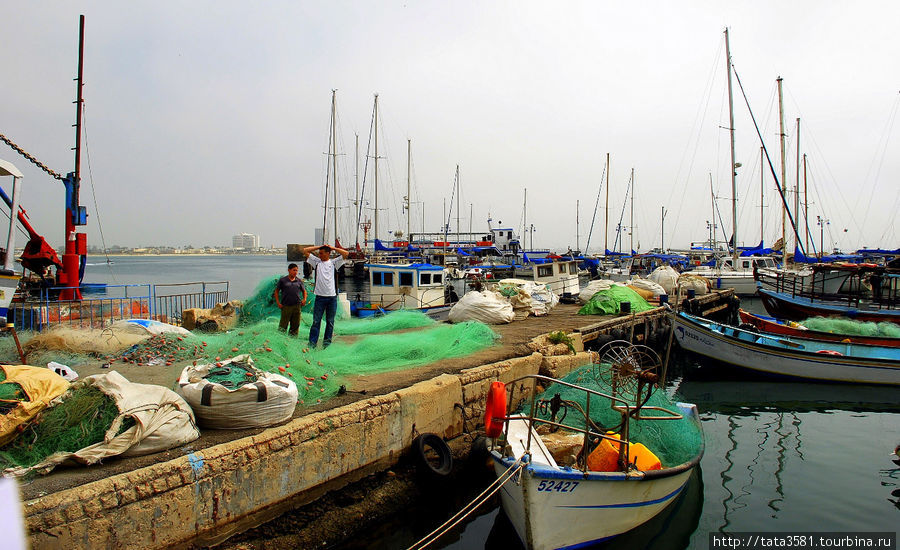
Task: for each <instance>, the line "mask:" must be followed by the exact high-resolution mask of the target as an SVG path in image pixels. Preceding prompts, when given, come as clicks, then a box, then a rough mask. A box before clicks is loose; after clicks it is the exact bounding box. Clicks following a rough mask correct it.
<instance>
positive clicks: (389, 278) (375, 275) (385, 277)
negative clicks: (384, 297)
mask: <svg viewBox="0 0 900 550" xmlns="http://www.w3.org/2000/svg"><path fill="white" fill-rule="evenodd" d="M372 285H373V286H394V274H393V273H391V272H389V271H387V272H385V271H373V272H372Z"/></svg>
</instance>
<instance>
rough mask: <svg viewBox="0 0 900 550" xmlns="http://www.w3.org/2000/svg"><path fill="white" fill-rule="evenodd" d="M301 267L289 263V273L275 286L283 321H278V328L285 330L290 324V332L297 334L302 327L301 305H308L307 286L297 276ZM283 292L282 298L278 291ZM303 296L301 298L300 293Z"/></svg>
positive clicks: (276, 300) (276, 301) (276, 299)
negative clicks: (279, 296)
mask: <svg viewBox="0 0 900 550" xmlns="http://www.w3.org/2000/svg"><path fill="white" fill-rule="evenodd" d="M298 271H299V268H298V267H297V264H288V274H287V275H285V276H284V277H282V278H280V279H278V284H277V285H276V286H275V292H274V293H273V296H274V297H275V303H276V304H278V308H279V309H281V321H280V322H279V323H278V330H280V331H282V332H283V331H285V330H286V329H287V328H288V325H289V324H290V331H288V334H290V335H291V336H297V332H298V331H299V329H300V307H301V306H304V305H306V287H305V286H304V285H303V279H301V278H300V277H298V276H297V272H298ZM279 291H280V292H281V299H279V298H278V293H279ZM301 292H302V293H303V298H302V299H301V298H300V293H301Z"/></svg>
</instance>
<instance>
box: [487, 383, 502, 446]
mask: <svg viewBox="0 0 900 550" xmlns="http://www.w3.org/2000/svg"><path fill="white" fill-rule="evenodd" d="M505 418H506V386H505V385H504V384H503V382H491V387H490V389H488V394H487V402H486V403H485V406H484V433H485V434H486V435H487V436H488V437H490V438H492V439H493V438H495V437H498V436H499V435H500V434H501V433H503V420H504V419H505Z"/></svg>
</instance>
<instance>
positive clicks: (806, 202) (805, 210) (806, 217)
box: [803, 153, 809, 254]
mask: <svg viewBox="0 0 900 550" xmlns="http://www.w3.org/2000/svg"><path fill="white" fill-rule="evenodd" d="M803 221H804V222H806V250H807V252H806V253H807V254H809V252H808V251H809V195H807V189H806V153H803Z"/></svg>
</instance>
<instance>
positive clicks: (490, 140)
mask: <svg viewBox="0 0 900 550" xmlns="http://www.w3.org/2000/svg"><path fill="white" fill-rule="evenodd" d="M76 4H77V5H76ZM79 14H84V15H85V17H86V24H85V27H86V30H85V34H86V38H85V62H84V81H85V88H84V97H85V124H86V141H87V147H86V148H85V150H84V152H83V157H82V158H83V161H82V178H83V187H82V195H81V201H82V204H84V205H85V206H87V209H88V213H89V219H88V220H89V221H88V225H87V228H86V231H87V233H88V242H89V244H93V245H101V244H102V242H101V234H100V229H101V227H102V231H103V240H105V243H106V245H107V246H110V245H116V244H118V245H123V246H146V245H161V244H167V245H176V246H183V245H187V244H192V245H194V246H200V245H230V242H231V236H232V235H233V234H235V233H240V232H248V233H256V234H258V235H260V238H261V243H262V244H263V245H276V246H283V245H284V244H285V243H293V242H301V243H305V242H311V241H312V239H313V228H314V227H317V226H321V224H322V218H323V206H322V205H323V197H324V187H325V179H326V161H327V159H328V157H327V156H326V154H325V153H326V152H327V151H328V143H329V124H330V109H331V93H332V90H333V89H336V90H337V127H338V128H337V129H338V139H337V142H338V153H339V155H340V156H339V157H338V185H339V188H340V189H339V191H338V202H339V206H341V208H339V209H338V216H339V229H338V234H339V236H340V237H341V240H342V241H343V242H344V243H345V244H346V243H350V242H352V241H353V240H354V238H355V233H354V231H353V229H352V228H351V227H350V226H351V225H353V223H354V222H351V221H350V220H351V219H352V218H353V216H354V214H353V212H354V211H353V210H352V209H351V208H349V207H345V206H347V201H348V199H349V198H352V196H353V194H354V192H355V191H354V186H355V179H354V176H355V173H356V170H355V169H354V157H355V139H356V138H355V135H356V134H358V135H359V143H360V166H361V167H362V166H363V165H364V163H365V156H366V150H367V147H369V153H368V155H369V156H370V157H371V156H372V155H374V151H372V150H371V145H370V144H369V135H370V125H371V120H372V107H373V99H374V94H376V93H377V94H378V95H379V107H380V116H379V118H380V122H381V124H380V130H379V153H378V154H379V156H380V157H384V158H383V159H381V160H380V161H379V162H380V165H379V207H380V208H382V209H384V210H380V211H379V220H380V221H379V223H380V233H381V235H380V236H381V237H382V238H390V237H389V235H388V231H396V230H402V231H405V230H406V225H407V222H406V217H405V214H404V213H403V212H402V211H401V207H400V205H401V202H402V196H404V195H406V185H407V183H406V182H407V140H411V142H412V146H411V148H412V160H411V165H412V167H413V168H412V177H411V179H412V186H413V192H412V201H413V212H412V214H413V219H412V228H413V231H414V232H415V231H420V230H421V228H422V219H423V214H422V208H423V205H424V220H425V229H426V230H427V231H439V229H440V226H441V223H442V217H443V216H444V213H443V212H444V210H443V209H444V202H445V200H446V202H447V203H448V205H447V207H448V208H450V205H449V202H450V197H451V196H452V193H453V181H454V173H455V170H456V166H457V165H459V174H460V176H459V184H460V185H459V187H460V205H461V207H460V210H461V214H460V216H461V221H460V225H461V228H462V229H463V230H464V231H465V230H468V228H469V226H470V212H471V213H472V215H471V218H472V219H471V226H472V228H473V229H474V230H476V231H483V230H485V229H486V228H487V218H488V216H489V215H490V216H491V217H492V218H493V224H494V226H495V227H496V226H497V225H498V224H499V223H501V222H502V225H503V226H509V227H514V228H515V229H516V230H517V231H519V230H521V228H522V224H523V218H524V220H525V222H526V223H527V224H528V225H531V224H533V225H534V233H533V239H534V245H535V247H553V248H562V249H565V248H566V247H567V246H571V247H573V248H575V246H576V244H578V245H579V246H580V248H582V249H584V248H585V245H586V240H587V235H588V232H589V230H590V227H591V218H592V216H593V215H594V208H595V202H596V201H597V197H598V191H599V193H600V197H601V198H600V201H599V202H600V204H599V209H598V210H597V215H596V219H595V221H594V227H593V234H592V236H591V244H590V250H589V251H590V252H596V251H598V250H602V248H603V246H604V243H606V242H608V244H609V247H610V248H612V247H613V243H614V242H615V238H616V234H615V226H616V224H618V222H619V218H620V216H623V222H622V223H623V225H625V226H633V227H634V235H633V239H634V246H635V248H637V247H638V246H640V248H641V250H644V251H646V250H648V249H650V248H652V247H656V246H659V245H660V240H661V232H660V215H661V208H663V207H664V208H665V209H666V210H667V211H668V214H667V216H666V219H665V244H666V246H686V245H687V244H688V243H689V242H691V241H701V240H704V239H706V238H707V236H708V234H709V231H708V229H707V222H708V221H709V220H711V219H712V214H711V210H712V201H711V197H710V194H711V193H710V179H711V180H712V186H713V188H714V190H715V193H716V195H717V196H718V197H719V198H718V199H717V201H716V202H717V205H718V208H719V210H720V213H721V216H722V219H723V221H724V223H725V226H726V227H725V228H724V229H721V230H720V231H719V235H720V238H721V236H722V235H725V234H728V235H730V233H731V225H732V222H731V203H730V199H731V184H730V179H729V174H728V165H729V163H730V160H729V153H728V132H727V130H726V129H725V128H727V126H728V108H727V94H726V73H725V51H724V35H723V32H722V31H723V30H724V28H725V27H726V26H727V27H729V28H730V33H731V52H732V59H733V62H734V66H735V69H736V71H737V74H738V76H740V78H741V81H742V83H743V84H744V87H745V90H746V93H747V96H748V98H749V102H750V106H751V108H752V109H753V113H754V115H755V116H756V120H757V122H758V123H759V125H760V129H761V132H762V133H763V137H764V139H765V142H766V147H767V148H768V150H769V153H770V155H771V158H772V162H773V163H774V167H775V170H776V172H778V174H779V178H780V170H781V168H780V152H779V141H778V110H777V95H776V82H775V80H776V77H778V76H779V75H780V76H782V77H783V78H784V105H785V124H786V134H787V150H788V151H787V158H788V168H787V173H788V177H787V181H788V184H789V185H790V186H791V187H793V186H794V183H795V181H796V173H797V170H796V167H795V159H796V155H797V152H796V146H797V141H796V139H797V131H796V119H797V118H798V117H799V118H801V128H800V138H799V139H800V149H801V154H802V153H806V154H807V186H808V188H809V202H810V205H809V211H810V219H811V220H810V231H811V234H812V235H813V238H814V240H815V243H816V246H818V242H819V235H820V230H819V226H817V225H816V220H817V216H821V217H823V218H826V219H828V220H829V222H830V223H829V224H827V225H826V226H825V228H824V240H825V247H826V248H830V247H832V246H834V245H836V246H839V247H841V248H843V249H845V250H852V249H855V248H857V247H860V246H864V245H867V246H870V247H890V248H897V247H900V228H898V226H897V221H896V212H897V211H898V209H900V154H898V149H900V147H898V146H900V136H898V133H900V129H897V128H895V122H896V117H897V110H898V104H900V93H898V92H900V71H898V69H900V61H898V59H900V33H897V32H896V28H895V27H896V25H897V22H898V21H900V2H897V1H896V0H886V1H883V2H874V1H873V2H867V1H861V2H854V3H847V2H821V1H808V2H804V1H793V2H784V1H778V2H765V1H755V2H721V1H708V2H700V1H696V2H695V1H689V2H670V1H661V2H652V1H648V2H616V3H614V2H598V1H591V2H526V1H515V2H485V1H480V2H468V1H454V2H407V3H402V2H375V1H372V2H364V1H359V2H345V1H329V2H298V1H286V2H274V1H273V2H257V3H248V2H223V1H215V2H159V1H153V2H118V1H103V2H77V3H76V2H50V1H48V2H6V3H5V4H4V6H3V7H2V8H0V15H2V23H0V29H2V30H0V40H2V47H0V64H2V67H3V78H2V86H0V94H2V102H0V113H2V116H0V133H2V134H4V135H6V136H7V137H8V138H10V139H12V140H13V141H15V142H16V143H18V144H19V145H20V146H21V147H23V148H24V149H26V150H27V151H29V152H30V153H32V154H33V155H34V156H35V157H37V158H38V159H40V160H41V161H42V162H44V163H45V164H47V165H48V166H49V167H51V168H52V169H54V170H56V171H57V172H61V173H65V172H69V171H71V170H72V169H73V166H74V155H73V153H72V150H71V148H72V147H73V145H74V131H73V129H72V128H71V126H72V124H73V123H74V118H75V108H74V106H73V104H72V101H73V100H74V97H75V86H74V82H73V78H74V76H75V74H76V65H77V42H78V15H79ZM734 89H735V129H736V132H735V134H736V135H735V140H736V150H737V162H739V163H741V164H742V166H741V167H740V168H739V169H738V170H737V172H738V188H739V189H738V196H739V203H740V205H739V217H738V240H739V242H740V243H742V244H755V243H757V242H759V240H760V161H759V151H760V142H759V139H758V137H757V135H756V131H755V130H754V128H753V124H752V121H751V120H750V118H749V111H748V109H747V107H746V105H745V104H744V100H743V97H742V96H741V91H740V88H739V87H738V84H737V81H736V80H735V81H734ZM607 153H609V154H610V157H611V169H610V180H609V181H610V190H609V210H610V211H609V220H610V221H609V226H608V228H609V231H608V232H606V231H605V230H604V222H605V218H606V216H605V213H604V204H605V200H606V188H605V179H604V178H602V175H603V172H604V169H605V164H606V155H607ZM0 158H2V159H4V160H9V161H11V162H13V163H14V164H15V165H16V166H18V167H19V169H20V170H22V171H23V172H24V173H25V182H24V191H23V193H22V203H23V205H24V206H25V208H26V209H27V210H28V213H29V215H30V217H31V221H32V223H33V225H34V226H35V228H36V229H37V230H38V231H39V232H40V233H42V234H44V235H45V236H46V237H47V238H48V240H49V241H50V242H51V243H53V244H54V245H59V244H60V243H61V242H62V240H63V206H64V193H63V186H62V184H61V183H60V182H58V181H56V180H54V179H52V178H51V177H49V176H47V175H46V174H44V173H43V172H41V171H39V170H37V169H36V168H34V167H33V166H32V165H30V164H29V163H28V162H27V161H26V160H25V159H23V158H22V157H20V156H19V155H18V154H17V153H15V152H14V151H13V150H12V149H10V148H9V147H7V146H6V145H5V144H2V143H0ZM632 169H633V170H634V183H635V186H634V189H635V191H634V193H635V200H634V212H635V215H634V222H633V223H632V222H631V220H630V201H626V189H627V188H628V184H629V180H630V177H631V171H632ZM372 172H373V168H372V160H371V158H370V159H369V167H368V172H367V176H366V183H365V186H366V188H367V191H366V194H367V200H368V206H367V209H364V211H363V216H364V217H367V218H372V217H373V211H372V207H373V206H374V204H373V198H372V196H371V191H372V186H373V173H372ZM767 172H768V170H767ZM5 179H7V178H5ZM360 180H362V168H361V169H360ZM601 182H604V186H603V187H602V188H601V187H600V185H601ZM0 183H2V185H3V187H4V189H6V190H7V191H8V190H9V185H10V184H9V182H8V181H2V182H0ZM763 185H764V194H765V205H766V206H767V208H765V209H764V217H765V221H764V227H765V229H764V233H765V235H764V237H765V241H766V243H767V244H771V243H772V242H773V241H774V240H775V239H776V238H777V237H779V236H780V235H781V225H780V224H781V212H780V206H779V205H780V199H779V198H778V196H777V194H776V191H775V183H774V180H773V178H772V176H771V174H770V173H767V174H766V175H765V178H764V182H763ZM801 186H802V181H801ZM526 189H527V210H526V211H525V212H524V215H523V207H524V206H526V201H525V195H526V191H525V190H526ZM95 201H96V202H95ZM576 201H577V203H578V204H579V205H580V206H579V208H578V214H579V220H580V223H579V224H577V226H576ZM789 201H790V202H791V204H793V195H791V196H789ZM626 203H627V207H625V209H624V214H623V206H626ZM452 208H453V209H454V211H453V212H451V213H450V214H449V216H450V217H451V229H452V230H455V228H456V212H455V209H456V204H455V201H454V203H453V206H452ZM354 221H355V220H354ZM329 223H330V222H329ZM802 223H803V222H802V219H801V224H802ZM329 231H331V230H330V229H329ZM803 233H804V234H805V230H804V231H803ZM19 239H20V242H19V244H20V245H21V244H22V242H23V240H22V237H21V235H20V236H19ZM576 239H577V241H576ZM631 239H632V236H630V235H627V234H626V235H624V236H623V240H624V248H626V249H627V248H628V246H630V244H631ZM527 244H528V245H530V244H531V240H530V238H529V240H528V241H527Z"/></svg>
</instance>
